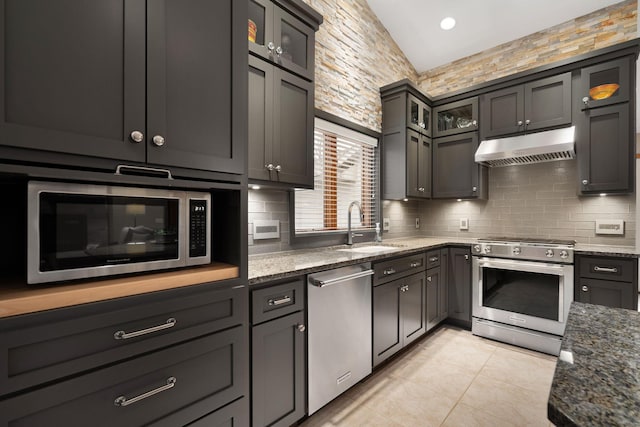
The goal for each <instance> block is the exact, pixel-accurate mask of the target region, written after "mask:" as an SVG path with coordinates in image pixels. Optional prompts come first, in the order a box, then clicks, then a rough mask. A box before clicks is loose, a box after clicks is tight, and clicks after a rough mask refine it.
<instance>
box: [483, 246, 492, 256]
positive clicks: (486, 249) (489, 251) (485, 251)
mask: <svg viewBox="0 0 640 427" xmlns="http://www.w3.org/2000/svg"><path fill="white" fill-rule="evenodd" d="M484 253H485V254H490V253H491V246H489V245H487V246H485V247H484Z"/></svg>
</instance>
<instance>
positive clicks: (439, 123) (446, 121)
mask: <svg viewBox="0 0 640 427" xmlns="http://www.w3.org/2000/svg"><path fill="white" fill-rule="evenodd" d="M433 114H434V123H433V126H434V134H435V135H434V136H436V137H438V136H446V135H455V134H458V133H464V132H472V131H476V130H478V98H470V99H465V100H462V101H458V102H452V103H450V104H446V105H442V106H439V107H435V108H434V109H433Z"/></svg>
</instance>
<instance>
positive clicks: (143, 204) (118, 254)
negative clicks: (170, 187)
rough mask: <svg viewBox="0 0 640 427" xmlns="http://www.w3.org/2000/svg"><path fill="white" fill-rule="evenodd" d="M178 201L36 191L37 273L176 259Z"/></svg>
mask: <svg viewBox="0 0 640 427" xmlns="http://www.w3.org/2000/svg"><path fill="white" fill-rule="evenodd" d="M178 209H179V202H178V200H176V199H156V198H146V197H121V196H94V195H77V194H56V193H41V194H40V271H53V270H65V269H73V268H83V267H96V266H104V265H116V264H128V263H133V262H145V261H158V260H171V259H177V258H178Z"/></svg>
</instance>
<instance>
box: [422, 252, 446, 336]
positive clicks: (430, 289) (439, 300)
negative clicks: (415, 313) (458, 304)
mask: <svg viewBox="0 0 640 427" xmlns="http://www.w3.org/2000/svg"><path fill="white" fill-rule="evenodd" d="M432 254H433V255H432ZM436 258H437V259H438V261H437V264H436V265H437V267H432V268H428V269H427V303H426V306H427V313H426V318H427V330H428V331H429V330H431V329H433V328H434V327H436V326H437V325H438V324H439V323H440V322H442V321H443V320H444V319H446V318H447V316H448V311H449V291H448V280H447V270H448V265H449V250H448V249H440V250H439V251H430V252H427V260H430V259H436Z"/></svg>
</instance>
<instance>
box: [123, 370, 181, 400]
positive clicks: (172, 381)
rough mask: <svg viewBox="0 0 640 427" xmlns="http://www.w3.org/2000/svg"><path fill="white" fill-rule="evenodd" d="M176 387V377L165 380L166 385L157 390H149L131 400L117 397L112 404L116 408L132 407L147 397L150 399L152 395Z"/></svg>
mask: <svg viewBox="0 0 640 427" xmlns="http://www.w3.org/2000/svg"><path fill="white" fill-rule="evenodd" d="M175 385H176V377H169V378H167V383H166V384H165V385H162V386H160V387H158V388H154V389H153V390H149V391H148V392H146V393H142V394H140V395H138V396H136V397H132V398H131V399H127V398H126V397H125V396H118V397H116V400H114V401H113V404H114V405H116V406H129V405H133V404H134V403H136V402H139V401H141V400H144V399H146V398H147V397H151V396H153V395H154V394H158V393H162V392H163V391H166V390H169V389H171V388H173V387H174V386H175Z"/></svg>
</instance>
